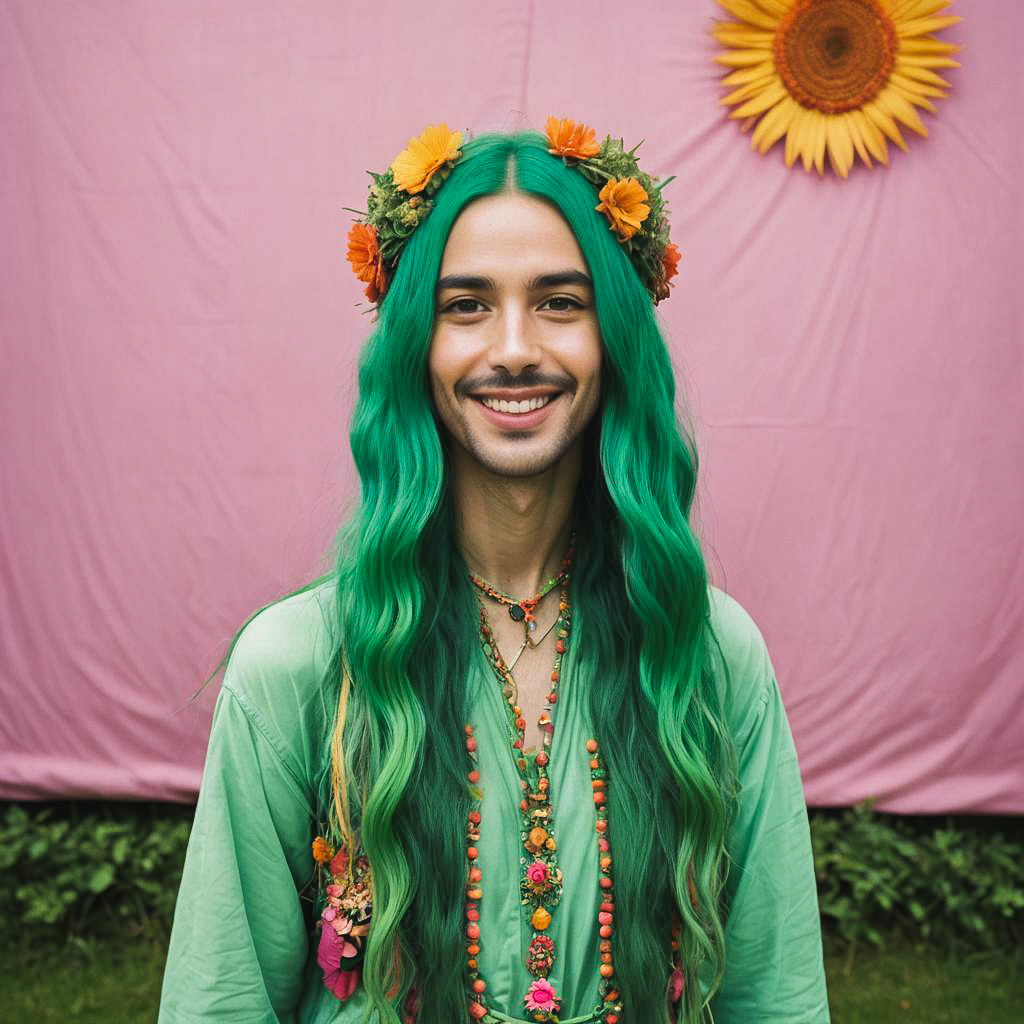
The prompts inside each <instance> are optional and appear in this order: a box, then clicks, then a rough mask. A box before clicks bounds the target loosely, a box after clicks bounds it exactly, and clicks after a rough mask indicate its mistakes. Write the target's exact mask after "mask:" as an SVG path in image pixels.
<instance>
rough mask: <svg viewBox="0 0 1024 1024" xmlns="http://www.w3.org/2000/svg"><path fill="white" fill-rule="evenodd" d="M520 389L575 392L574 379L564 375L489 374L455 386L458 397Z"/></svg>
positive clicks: (529, 372) (471, 378)
mask: <svg viewBox="0 0 1024 1024" xmlns="http://www.w3.org/2000/svg"><path fill="white" fill-rule="evenodd" d="M521 388H551V389H552V390H555V391H569V392H575V390H576V379H575V377H570V376H569V375H568V374H564V373H534V372H532V371H528V372H524V373H521V374H519V375H518V376H516V377H513V376H512V374H510V373H491V374H488V375H487V376H486V377H466V378H464V379H463V380H460V381H459V382H458V383H457V384H456V385H455V393H456V394H457V395H459V396H460V397H465V396H467V395H471V394H473V392H474V391H513V390H518V389H521Z"/></svg>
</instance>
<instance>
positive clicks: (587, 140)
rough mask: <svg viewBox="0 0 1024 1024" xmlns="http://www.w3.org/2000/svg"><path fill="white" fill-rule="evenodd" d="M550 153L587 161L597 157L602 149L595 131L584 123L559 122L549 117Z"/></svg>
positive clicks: (555, 118)
mask: <svg viewBox="0 0 1024 1024" xmlns="http://www.w3.org/2000/svg"><path fill="white" fill-rule="evenodd" d="M547 133H548V152H549V153H554V155H555V156H568V157H572V159H574V160H586V158H587V157H588V156H597V154H598V153H599V152H600V151H601V147H600V146H599V145H598V144H597V139H596V137H595V136H594V129H593V128H588V127H587V126H586V125H585V124H583V123H582V122H581V123H580V124H577V123H576V122H575V121H566V120H561V121H560V120H559V119H558V118H557V117H549V118H548V123H547Z"/></svg>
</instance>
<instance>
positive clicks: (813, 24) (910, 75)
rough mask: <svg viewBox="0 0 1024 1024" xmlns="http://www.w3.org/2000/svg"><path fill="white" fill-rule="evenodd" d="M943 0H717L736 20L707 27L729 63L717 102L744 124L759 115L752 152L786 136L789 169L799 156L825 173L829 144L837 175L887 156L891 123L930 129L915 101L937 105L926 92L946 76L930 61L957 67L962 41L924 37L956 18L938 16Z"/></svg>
mask: <svg viewBox="0 0 1024 1024" xmlns="http://www.w3.org/2000/svg"><path fill="white" fill-rule="evenodd" d="M950 2H951V0H718V3H719V4H720V5H721V6H722V7H724V8H725V9H726V10H727V11H728V12H729V13H730V14H732V15H733V16H734V17H735V18H736V19H737V21H729V22H718V23H717V24H716V25H715V27H714V28H713V29H712V30H711V32H712V35H713V36H714V37H715V39H717V40H718V42H720V43H721V44H722V45H723V46H725V47H726V48H727V52H725V53H722V54H719V55H718V56H717V57H716V58H715V60H716V61H717V62H718V63H719V64H724V65H725V66H726V67H729V68H734V69H735V70H733V71H732V72H731V73H730V74H728V75H726V76H725V78H723V79H722V84H723V85H726V86H732V87H734V88H733V90H732V92H730V93H729V94H728V95H727V96H725V97H723V98H722V101H721V102H722V104H723V105H725V106H734V107H735V108H736V109H734V110H733V111H732V112H731V113H730V114H729V117H730V118H734V119H746V120H745V121H744V124H743V126H742V127H743V130H744V131H745V130H746V129H747V128H748V127H750V125H751V124H752V123H753V122H754V121H757V127H756V128H755V129H754V132H753V135H752V136H751V146H752V147H754V148H756V149H757V150H758V152H760V153H766V152H767V151H768V150H769V149H771V147H772V146H774V145H775V143H776V142H778V141H779V139H781V138H782V137H783V136H785V138H786V152H785V161H786V166H787V167H791V166H792V165H793V163H794V161H795V160H796V159H797V157H799V158H800V159H801V160H802V162H803V166H804V170H805V171H810V169H811V166H812V165H813V166H814V167H815V168H816V169H817V171H818V173H819V174H824V172H825V153H826V151H827V152H828V158H829V162H830V163H831V165H832V168H833V170H834V171H835V172H836V173H837V174H839V175H840V176H841V177H843V178H845V177H846V176H847V174H848V173H849V171H850V168H851V167H852V166H853V163H854V160H855V158H856V156H859V157H860V158H861V160H862V161H863V162H864V163H865V164H867V166H868V167H872V166H873V164H872V162H871V158H872V157H874V158H875V159H876V160H878V161H879V163H882V164H888V162H889V154H888V149H887V147H886V139H889V140H890V141H891V142H893V143H895V144H896V145H897V146H899V147H900V149H904V150H905V149H906V148H907V144H906V142H905V141H904V139H903V136H902V134H901V133H900V129H899V126H898V124H897V122H899V123H900V124H902V125H904V126H905V127H907V128H910V129H912V130H913V131H915V132H917V133H918V134H919V135H927V134H928V129H927V128H926V127H925V126H924V124H923V123H922V122H921V118H920V116H919V115H918V113H917V110H916V109H915V105H916V106H917V107H923V108H924V109H925V110H929V111H931V113H933V114H934V113H937V110H936V108H935V105H934V104H933V103H932V102H931V101H930V100H929V99H928V97H929V96H931V97H944V96H945V95H946V93H945V92H944V91H943V89H944V88H948V87H949V83H948V82H947V81H946V80H945V79H943V78H942V77H941V76H940V75H938V74H937V73H936V71H935V69H936V68H958V67H960V64H959V62H957V61H955V60H953V59H952V58H951V57H950V56H949V55H950V54H952V53H955V52H957V51H958V50H959V49H960V47H959V46H958V45H956V44H954V43H946V42H941V41H939V40H937V39H935V38H933V37H932V36H931V35H930V33H932V32H937V31H938V30H940V29H943V28H946V27H948V26H949V25H954V24H956V23H957V22H958V21H962V20H963V19H962V18H960V17H956V16H951V17H937V16H936V15H939V14H940V13H941V12H942V11H944V10H945V8H947V7H948V6H949V3H950ZM758 119H760V120H758Z"/></svg>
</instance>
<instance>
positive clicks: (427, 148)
mask: <svg viewBox="0 0 1024 1024" xmlns="http://www.w3.org/2000/svg"><path fill="white" fill-rule="evenodd" d="M461 141H462V132H452V131H449V130H448V125H446V124H443V123H442V124H438V125H433V124H432V125H430V126H429V127H428V128H427V130H426V131H424V132H423V134H422V135H417V136H416V137H415V138H413V139H410V140H409V145H408V146H406V147H405V149H403V150H402V152H401V153H399V154H398V156H396V157H395V159H394V160H393V161H392V163H391V171H392V173H393V174H394V176H395V184H396V185H397V186H398V187H399V188H401V189H405V191H406V192H410V193H416V192H422V191H423V190H424V189H425V188H426V187H427V185H428V184H430V179H431V178H433V176H434V175H435V174H436V173H437V172H438V171H441V172H442V177H444V176H445V175H446V174H447V172H448V171H449V170H450V169H451V168H450V165H451V164H453V163H454V162H455V161H456V160H458V158H459V157H460V156H461V155H462V154H461V153H460V152H459V143H460V142H461Z"/></svg>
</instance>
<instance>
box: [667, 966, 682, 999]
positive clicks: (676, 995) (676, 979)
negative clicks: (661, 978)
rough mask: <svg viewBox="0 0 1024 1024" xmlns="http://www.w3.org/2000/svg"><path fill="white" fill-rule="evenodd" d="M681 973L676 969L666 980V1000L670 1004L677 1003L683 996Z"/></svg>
mask: <svg viewBox="0 0 1024 1024" xmlns="http://www.w3.org/2000/svg"><path fill="white" fill-rule="evenodd" d="M684 984H685V982H684V981H683V972H682V971H681V970H680V969H679V968H678V967H677V968H676V969H675V970H674V971H673V972H672V977H671V978H669V980H668V998H669V1001H670V1002H673V1003H677V1002H679V1000H680V999H681V998H682V996H683V985H684Z"/></svg>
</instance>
